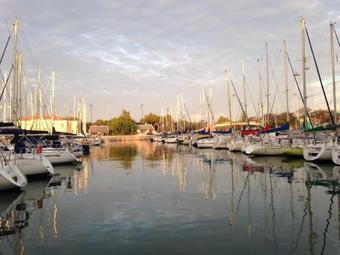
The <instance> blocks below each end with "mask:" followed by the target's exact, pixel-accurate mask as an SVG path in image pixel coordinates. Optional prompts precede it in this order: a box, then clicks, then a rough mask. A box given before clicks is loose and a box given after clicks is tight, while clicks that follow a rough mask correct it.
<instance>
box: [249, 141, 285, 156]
mask: <svg viewBox="0 0 340 255" xmlns="http://www.w3.org/2000/svg"><path fill="white" fill-rule="evenodd" d="M244 153H245V154H247V155H255V156H280V155H283V147H282V146H279V145H278V146H275V145H274V146H262V145H257V144H251V145H248V146H246V147H245V150H244Z"/></svg>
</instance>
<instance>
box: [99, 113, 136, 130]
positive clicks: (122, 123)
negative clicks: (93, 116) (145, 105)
mask: <svg viewBox="0 0 340 255" xmlns="http://www.w3.org/2000/svg"><path fill="white" fill-rule="evenodd" d="M93 125H96V126H102V125H104V126H108V127H109V128H110V130H111V132H112V134H113V135H134V134H136V133H137V123H136V121H135V120H133V119H132V118H131V115H130V112H128V111H126V110H123V111H122V113H121V114H120V115H119V116H118V117H114V118H112V119H110V120H102V119H99V120H97V121H96V122H94V123H93Z"/></svg>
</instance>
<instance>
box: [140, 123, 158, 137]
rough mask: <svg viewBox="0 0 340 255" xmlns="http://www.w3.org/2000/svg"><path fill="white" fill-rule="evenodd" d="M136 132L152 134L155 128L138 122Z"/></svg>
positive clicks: (154, 132)
mask: <svg viewBox="0 0 340 255" xmlns="http://www.w3.org/2000/svg"><path fill="white" fill-rule="evenodd" d="M137 125H138V127H137V133H138V134H143V135H153V134H156V133H157V132H156V130H155V128H154V127H153V126H152V125H151V124H145V123H138V124H137Z"/></svg>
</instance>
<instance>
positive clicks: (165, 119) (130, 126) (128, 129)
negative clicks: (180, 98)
mask: <svg viewBox="0 0 340 255" xmlns="http://www.w3.org/2000/svg"><path fill="white" fill-rule="evenodd" d="M309 114H310V117H311V119H312V121H313V123H314V124H315V125H317V124H324V123H328V122H330V117H329V114H328V112H327V111H326V110H316V111H310V113H309ZM268 117H269V124H270V125H272V126H280V125H282V124H284V123H285V122H286V119H287V114H286V113H280V114H270V115H269V116H267V115H264V116H263V118H264V120H265V121H264V123H268ZM302 118H303V110H300V111H299V112H298V113H297V114H295V113H290V114H289V119H290V124H291V126H294V127H298V126H299V125H301V123H302ZM248 120H249V121H255V122H260V123H261V121H262V118H260V119H258V118H256V117H249V118H248ZM237 121H239V122H244V121H245V116H243V115H241V116H240V118H239V119H238V120H237ZM225 122H229V119H228V118H227V117H224V116H220V117H219V118H218V119H217V121H216V123H217V124H222V123H225ZM140 123H147V124H151V125H152V126H153V127H154V128H155V130H156V131H157V132H168V131H177V130H179V131H189V130H197V129H200V128H202V127H205V126H206V123H205V122H204V121H199V122H190V121H187V120H178V121H175V120H174V119H173V118H172V116H171V115H169V114H168V115H165V116H160V115H157V114H155V113H149V114H146V115H145V116H144V117H143V118H142V119H141V120H140ZM89 124H90V123H89ZM93 125H99V126H101V125H106V126H108V127H109V128H110V130H111V132H112V134H113V135H131V134H136V133H137V129H138V125H137V122H136V121H135V120H134V119H132V117H131V115H130V112H128V111H126V110H123V111H122V113H121V114H120V115H119V116H118V117H114V118H112V119H110V120H102V119H99V120H97V121H96V122H94V123H93Z"/></svg>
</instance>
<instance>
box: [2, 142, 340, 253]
mask: <svg viewBox="0 0 340 255" xmlns="http://www.w3.org/2000/svg"><path fill="white" fill-rule="evenodd" d="M56 172H58V173H59V175H58V176H55V177H53V178H52V179H51V180H49V179H46V180H39V181H35V182H31V183H30V184H29V186H28V187H27V188H26V190H25V191H24V192H21V193H20V192H17V193H16V192H15V193H13V192H11V193H5V194H0V213H1V222H0V230H1V235H0V254H340V253H339V250H340V247H339V244H340V228H339V217H340V216H339V208H340V206H339V203H340V202H339V200H340V198H339V197H340V195H336V194H335V191H334V190H335V188H334V182H333V181H332V180H333V179H334V178H335V177H336V176H337V175H338V174H339V168H336V167H333V166H327V165H319V166H317V165H313V164H309V165H308V164H304V162H303V161H301V160H287V159H285V158H256V159H251V158H248V157H246V156H244V155H241V154H232V153H229V152H227V151H213V150H197V149H190V148H188V147H182V146H180V147H177V146H175V145H174V146H172V145H161V144H152V143H148V142H131V143H112V144H107V145H105V146H103V147H101V148H93V151H92V154H91V156H90V157H89V158H85V159H84V162H83V165H82V167H78V168H75V167H74V166H66V167H65V166H64V167H58V168H56ZM338 178H339V177H338ZM338 188H339V187H338Z"/></svg>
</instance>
